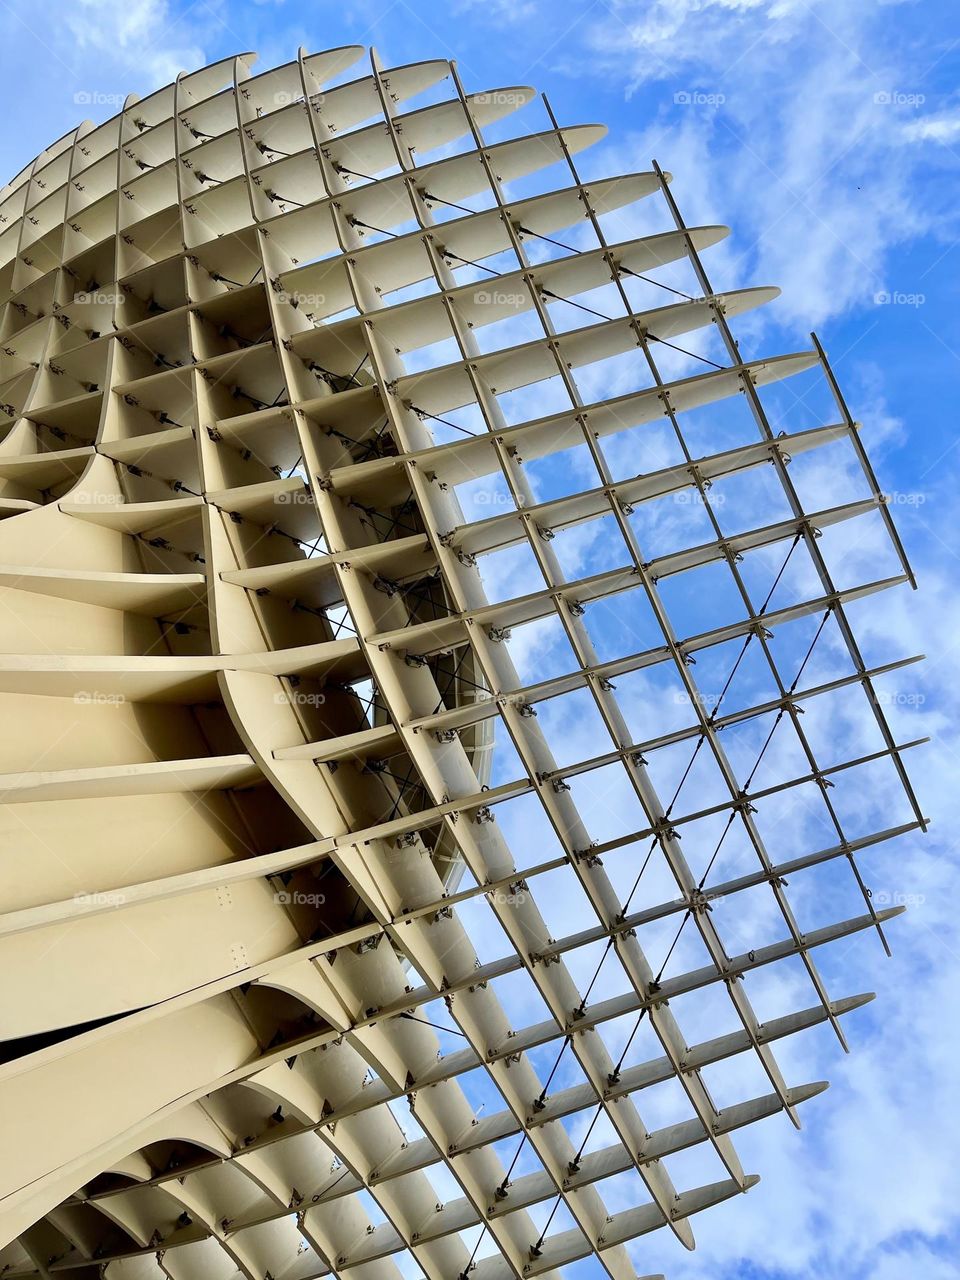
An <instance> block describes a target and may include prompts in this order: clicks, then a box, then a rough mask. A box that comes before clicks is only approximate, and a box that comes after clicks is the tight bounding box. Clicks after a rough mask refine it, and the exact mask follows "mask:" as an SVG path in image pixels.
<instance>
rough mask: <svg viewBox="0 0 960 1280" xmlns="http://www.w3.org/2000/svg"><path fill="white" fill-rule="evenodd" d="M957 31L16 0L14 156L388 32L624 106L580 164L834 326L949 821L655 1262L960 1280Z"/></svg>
mask: <svg viewBox="0 0 960 1280" xmlns="http://www.w3.org/2000/svg"><path fill="white" fill-rule="evenodd" d="M951 20H952V21H951ZM955 26H956V11H955V8H954V6H953V5H951V4H948V3H946V2H945V0H936V2H933V0H931V2H929V3H909V2H904V3H898V2H897V0H889V2H883V0H829V3H826V2H824V3H821V2H820V0H805V2H802V0H597V2H596V3H593V4H589V3H587V2H586V0H459V3H458V2H457V0H454V2H453V3H450V4H446V5H443V6H441V5H440V4H437V3H426V2H425V0H396V2H391V0H359V2H356V3H351V2H350V0H344V2H343V3H337V4H331V3H329V0H323V2H321V3H315V4H312V5H306V4H297V3H294V2H293V0H287V2H286V3H284V2H283V0H276V2H274V0H265V2H264V3H249V2H248V3H244V2H242V0H233V2H232V3H218V2H217V0H210V2H201V3H197V4H179V3H173V2H172V0H171V2H168V0H71V2H70V3H63V2H62V0H47V3H45V4H44V5H43V6H42V7H41V6H40V5H37V4H35V3H26V2H25V0H4V3H2V4H0V36H2V40H3V48H4V52H5V65H4V74H5V83H6V89H7V100H8V102H17V103H23V109H22V112H18V116H17V118H16V120H15V121H14V120H12V119H10V118H9V117H8V126H7V128H6V129H5V130H3V132H2V136H0V160H2V163H0V170H2V171H3V172H4V173H6V174H9V175H13V174H14V173H15V172H16V171H17V170H19V169H20V168H21V167H22V165H23V164H25V163H26V162H27V161H28V160H29V159H31V158H32V157H33V156H34V154H36V152H37V151H39V150H41V149H42V148H43V146H44V145H46V144H47V143H49V142H50V141H51V140H53V139H54V138H57V137H59V136H60V135H61V134H62V133H64V132H65V131H66V130H67V129H69V128H70V127H72V126H73V125H74V124H75V123H76V122H77V121H78V120H79V119H80V118H82V117H83V116H85V115H87V114H89V115H90V116H91V118H92V119H94V120H100V119H104V118H106V117H107V116H109V115H111V114H113V113H114V111H116V110H117V109H118V108H119V105H121V104H122V100H123V97H124V95H125V94H126V93H128V92H130V91H137V92H140V93H141V94H145V93H147V92H149V91H150V90H151V89H152V88H154V87H156V86H157V85H159V84H162V83H166V82H167V81H168V80H170V79H172V78H173V76H174V75H175V74H176V73H177V71H179V70H180V69H182V68H185V69H193V68H195V67H197V66H200V65H202V64H203V63H206V62H210V61H213V60H215V59H217V58H219V57H223V56H226V55H227V54H230V53H235V52H239V51H243V50H248V49H249V50H253V49H256V50H259V52H260V54H261V62H262V65H264V66H269V65H274V64H276V63H279V62H284V61H287V60H288V59H290V58H291V57H293V56H294V55H295V53H296V49H297V46H298V45H300V44H302V45H304V46H306V47H307V48H308V49H309V50H311V51H314V50H318V49H321V48H325V47H330V46H335V45H339V44H347V43H359V44H370V43H373V44H375V45H376V46H377V48H378V49H379V51H380V54H381V56H382V59H383V61H384V64H385V65H387V66H389V65H391V64H399V63H405V62H411V61H417V60H420V59H424V58H430V57H437V56H440V57H450V56H453V57H456V58H457V60H458V64H459V68H460V72H461V75H462V78H463V80H464V83H465V87H466V88H467V90H468V91H472V90H484V89H491V88H496V87H500V86H507V85H512V84H531V85H535V86H536V87H537V88H538V89H541V90H544V91H546V92H547V93H548V95H549V97H550V100H551V103H552V105H553V108H554V110H555V112H556V114H557V115H558V117H559V118H560V120H561V121H562V122H563V123H574V122H581V121H602V122H604V123H606V124H607V125H609V127H610V135H609V137H608V139H607V140H606V142H604V143H602V144H601V145H600V146H598V147H597V148H594V150H593V151H592V152H591V153H589V159H586V158H585V160H584V167H585V169H586V170H587V172H588V173H591V174H593V173H596V174H599V173H606V174H612V173H618V172H627V171H631V170H642V169H646V168H647V167H648V166H649V162H650V160H651V158H654V157H655V158H656V159H657V160H658V161H659V162H660V163H661V164H662V165H663V166H664V168H666V169H669V170H670V171H672V173H673V174H674V191H675V194H676V196H677V199H678V201H679V202H680V205H681V208H682V209H683V210H684V213H685V215H686V217H687V220H688V222H690V223H713V222H720V223H726V224H728V225H730V227H731V228H732V235H731V237H730V238H729V239H728V240H727V241H725V242H724V243H723V244H722V245H720V246H718V248H717V249H715V250H713V251H712V254H711V256H710V258H709V266H710V269H711V272H712V275H713V278H714V283H715V285H717V286H718V287H722V288H735V287H739V286H744V285H749V284H777V285H779V286H781V288H782V289H783V296H782V297H781V298H780V299H779V301H778V302H776V303H774V304H773V305H772V306H770V307H768V308H766V309H765V310H764V312H763V313H762V317H763V318H762V320H761V319H757V320H752V321H751V322H750V323H749V324H748V325H747V326H746V328H745V329H744V330H742V332H745V333H746V335H747V338H748V345H749V346H750V348H751V351H752V352H755V353H757V354H759V353H760V352H765V353H770V354H773V353H777V352H783V351H789V350H796V349H800V348H803V347H804V346H805V345H807V342H808V334H809V331H810V329H811V328H815V329H816V331H817V332H818V334H819V336H820V337H821V340H822V341H823V342H824V344H825V346H826V348H827V350H828V352H829V354H830V356H831V359H832V362H833V365H834V367H835V370H836V372H837V375H838V377H839V379H840V381H841V384H842V386H843V388H844V391H845V393H846V396H847V399H848V402H849V403H850V406H851V409H852V411H853V414H854V416H855V417H856V418H857V419H859V420H861V421H862V422H863V423H864V440H865V443H866V445H867V448H868V450H869V451H870V453H871V457H872V459H873V462H874V465H875V467H876V469H877V471H878V474H879V478H880V482H881V486H882V487H883V488H884V489H886V490H888V491H892V492H893V493H894V495H895V498H896V501H895V510H894V514H895V517H896V519H897V522H898V526H899V528H900V530H901V533H902V536H903V538H904V541H905V543H906V546H907V550H908V554H909V555H910V557H911V560H912V563H913V566H914V569H915V571H916V573H917V576H918V578H919V581H920V592H919V593H918V594H913V593H910V592H909V591H908V590H907V589H905V588H904V589H900V590H898V591H897V592H894V593H891V594H890V595H889V596H888V597H886V598H885V599H884V602H883V603H882V604H881V605H880V606H879V607H876V608H873V609H872V610H869V611H867V610H865V611H863V613H862V615H859V614H858V616H857V617H856V619H855V620H856V622H857V623H858V624H859V626H860V627H861V629H862V632H863V634H864V636H865V639H866V647H867V649H868V650H869V652H870V653H872V654H876V655H878V656H880V655H882V656H883V657H884V658H893V657H897V656H901V655H907V654H910V653H920V652H924V653H926V654H927V662H926V664H925V665H924V666H923V667H922V668H916V667H914V668H910V669H909V670H908V671H907V672H906V673H905V674H904V675H902V676H901V677H900V683H899V684H898V686H897V687H896V688H895V689H894V690H893V693H892V696H891V707H890V712H891V717H892V718H893V719H894V721H895V723H896V724H897V728H898V731H899V733H900V734H901V735H902V736H903V737H906V738H909V737H916V736H919V735H920V734H930V735H931V736H932V738H933V744H932V745H931V746H930V747H928V748H926V749H925V750H924V752H923V755H922V757H921V756H919V755H915V756H914V758H913V760H912V766H913V775H914V778H915V781H916V784H917V787H918V790H919V793H920V797H921V800H922V803H923V806H924V808H925V811H926V812H927V813H928V814H930V815H931V816H932V818H933V819H934V824H933V827H932V828H931V831H930V833H929V835H927V836H926V837H917V838H913V837H910V838H907V839H905V840H902V841H900V842H898V843H896V844H895V845H891V846H883V847H882V848H881V849H880V850H878V851H876V852H874V853H871V854H869V855H867V857H868V859H869V875H868V877H867V878H868V881H869V882H870V883H871V884H872V885H873V886H874V889H875V891H877V890H879V891H882V892H885V893H887V894H888V895H890V897H891V899H895V900H898V899H899V898H900V897H902V898H905V899H908V900H909V901H910V903H911V909H910V911H909V912H908V914H907V916H906V917H904V918H903V919H902V920H900V921H898V922H897V923H896V924H895V925H894V926H892V927H891V929H890V930H889V933H890V937H891V941H892V943H893V946H894V957H893V959H892V960H886V959H885V958H884V956H883V954H882V952H881V950H880V948H879V946H878V945H877V943H876V939H875V938H873V937H871V936H866V937H864V938H861V939H858V940H857V941H856V942H855V943H853V944H851V945H850V946H849V947H842V948H841V950H840V954H838V955H836V956H835V957H834V958H833V959H832V960H831V961H829V962H828V961H825V962H824V965H825V969H826V972H827V974H828V976H829V977H830V978H831V980H832V986H831V989H832V990H835V992H836V994H838V995H839V994H847V993H850V992H853V991H859V990H876V991H877V992H878V993H879V997H880V998H879V999H878V1000H877V1001H876V1002H875V1003H874V1004H873V1005H871V1006H869V1007H868V1009H866V1010H864V1011H862V1012H860V1013H858V1014H855V1015H853V1017H852V1019H850V1020H849V1023H848V1027H849V1035H850V1039H851V1044H852V1048H853V1053H852V1055H851V1056H850V1057H848V1058H845V1057H843V1055H842V1054H841V1053H840V1052H839V1050H838V1048H837V1046H836V1043H835V1041H832V1040H831V1039H830V1038H829V1036H828V1035H827V1033H825V1032H824V1033H823V1034H822V1035H821V1034H819V1033H810V1040H809V1043H808V1042H806V1041H805V1046H806V1047H805V1048H804V1049H803V1050H798V1051H797V1053H796V1055H794V1054H792V1053H790V1052H788V1053H785V1054H784V1058H785V1060H786V1061H787V1062H788V1063H789V1064H790V1065H791V1066H796V1067H797V1069H798V1071H799V1072H801V1073H806V1072H809V1071H811V1070H812V1071H813V1072H814V1073H815V1074H812V1075H810V1074H803V1076H802V1078H804V1079H818V1078H828V1079H830V1080H831V1082H832V1087H831V1089H830V1090H829V1091H828V1092H827V1093H826V1094H825V1095H824V1096H823V1097H821V1098H818V1099H816V1100H815V1101H813V1102H811V1103H809V1104H807V1106H806V1108H805V1120H806V1124H805V1127H804V1130H803V1131H802V1133H800V1134H795V1133H793V1132H792V1130H791V1129H790V1128H789V1126H788V1125H787V1124H786V1122H785V1121H784V1120H783V1118H782V1117H777V1118H775V1119H773V1120H771V1121H768V1122H765V1123H764V1124H763V1125H760V1126H758V1127H757V1129H756V1133H753V1132H752V1131H751V1132H749V1133H744V1134H743V1135H742V1136H741V1138H740V1139H739V1140H738V1148H739V1149H740V1150H741V1153H742V1155H743V1159H744V1165H745V1167H747V1168H748V1169H756V1170H757V1171H758V1172H760V1173H761V1174H762V1176H763V1181H762V1183H761V1184H760V1186H758V1187H757V1188H755V1189H754V1190H753V1191H751V1192H750V1194H749V1195H748V1196H747V1197H746V1198H743V1199H739V1200H738V1201H736V1202H732V1203H728V1204H726V1205H724V1206H723V1207H721V1208H719V1209H716V1210H714V1211H711V1212H710V1213H709V1214H705V1215H702V1216H700V1217H698V1218H697V1220H696V1222H695V1230H696V1234H697V1237H698V1241H699V1249H698V1251H697V1253H695V1254H685V1253H683V1251H682V1250H680V1249H679V1247H678V1246H677V1245H676V1244H675V1242H674V1241H672V1240H671V1239H669V1238H667V1237H666V1233H663V1232H661V1233H658V1235H657V1236H656V1237H648V1238H647V1239H646V1240H644V1241H643V1242H641V1244H640V1245H638V1246H637V1248H636V1251H635V1257H636V1261H637V1269H638V1274H641V1275H643V1274H646V1273H648V1272H655V1271H658V1270H663V1271H664V1272H666V1274H667V1275H669V1276H670V1277H673V1280H706V1277H711V1280H727V1277H734V1276H736V1277H740V1280H792V1278H793V1277H797V1276H812V1275H816V1276H818V1277H820V1280H835V1278H836V1280H839V1277H844V1280H901V1278H902V1277H914V1276H916V1277H923V1280H947V1277H952V1276H960V1267H958V1265H957V1263H956V1262H955V1260H954V1259H955V1257H956V1254H957V1249H958V1246H960V1217H958V1209H957V1206H958V1204H960V1161H958V1160H957V1159H956V1156H955V1153H956V1150H957V1149H958V1147H960V1120H958V1113H957V1108H956V1105H955V1099H954V1084H955V1080H956V1062H957V1061H958V1058H960V1035H958V1030H957V1027H958V1026H960V1018H958V1017H957V1013H958V1011H960V1010H958V1005H960V994H958V993H960V981H958V979H960V954H958V952H960V940H958V936H957V930H956V927H955V922H954V921H955V896H954V895H955V894H956V892H957V875H956V854H957V842H956V837H955V835H954V834H953V833H954V832H955V831H956V830H957V818H958V816H960V815H958V813H957V793H958V788H957V786H956V783H955V780H954V775H955V772H956V767H957V763H958V751H957V746H958V743H957V734H956V724H957V711H958V707H957V702H958V697H957V688H956V680H955V678H954V672H955V665H956V660H957V653H958V645H960V639H958V637H960V608H958V602H957V564H958V558H957V557H958V553H960V537H958V531H957V521H956V499H955V497H954V496H953V495H954V494H955V492H956V488H957V483H958V479H960V477H958V474H957V472H958V466H960V450H958V449H957V447H956V446H957V440H958V437H957V427H956V421H955V413H956V409H955V405H956V398H955V397H956V386H957V372H958V361H960V355H958V353H960V309H958V307H957V292H958V284H957V281H958V275H957V271H958V265H960V243H958V240H960V202H958V200H957V179H958V176H960V91H958V89H957V83H958V69H960V38H955V36H954V34H953V31H952V30H951V28H952V27H955ZM83 102H90V103H91V104H92V105H91V106H89V107H87V106H85V105H80V104H82V103H83ZM527 110H528V111H532V112H536V111H537V110H538V108H537V107H536V106H531V107H529V108H527ZM535 118H536V119H537V120H538V121H539V120H540V119H541V117H540V116H539V115H538V116H536V117H535ZM624 231H626V232H627V233H630V231H632V233H633V234H636V233H637V232H636V229H635V228H631V229H629V230H628V229H627V228H626V226H625V227H624ZM700 349H704V348H703V347H702V346H701V348H700ZM835 480H836V477H835V476H831V475H828V474H825V473H823V472H817V471H816V470H811V471H810V473H809V474H808V476H807V483H808V484H809V486H810V500H811V501H813V502H816V501H817V499H818V495H819V493H820V491H822V493H823V495H824V497H823V500H822V501H821V502H820V503H819V505H822V506H829V505H831V501H833V495H834V492H835V489H834V483H835ZM839 500H840V501H843V500H845V499H844V498H840V499H839ZM480 514H483V513H480ZM594 550H595V548H594ZM581 552H582V555H583V556H585V557H587V559H586V560H584V561H583V562H584V563H588V562H589V555H588V551H584V550H583V548H582V547H581ZM687 607H690V606H689V604H688V606H687ZM528 656H529V655H528ZM518 662H519V663H520V665H521V667H522V666H523V654H522V653H521V654H520V655H519V656H518ZM647 692H648V693H649V690H647ZM827 729H829V726H827ZM882 825H886V823H884V824H882ZM865 861H866V859H865ZM826 891H827V892H828V893H829V892H832V886H830V885H828V886H827V890H826ZM841 914H851V915H852V914H856V912H855V911H850V912H842V911H838V912H836V913H835V915H834V917H833V918H837V917H838V916H840V915H841ZM798 1079H799V1077H798ZM661 1237H663V1238H661ZM746 1259H749V1262H747V1261H746ZM571 1274H573V1272H571ZM576 1274H577V1275H580V1274H583V1275H587V1274H591V1272H590V1271H589V1270H584V1269H582V1268H578V1269H577V1270H576Z"/></svg>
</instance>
